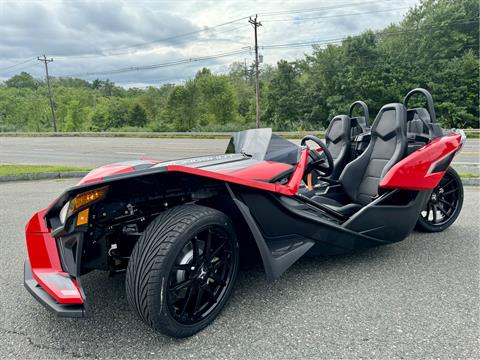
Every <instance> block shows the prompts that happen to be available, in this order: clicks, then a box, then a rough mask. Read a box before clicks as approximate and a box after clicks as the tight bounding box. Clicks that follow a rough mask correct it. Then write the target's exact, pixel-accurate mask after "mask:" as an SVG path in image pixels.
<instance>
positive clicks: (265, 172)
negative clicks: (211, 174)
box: [215, 161, 293, 180]
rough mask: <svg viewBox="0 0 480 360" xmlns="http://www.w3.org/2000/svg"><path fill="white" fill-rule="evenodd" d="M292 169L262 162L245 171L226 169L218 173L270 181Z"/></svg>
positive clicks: (278, 164) (283, 165) (290, 166)
mask: <svg viewBox="0 0 480 360" xmlns="http://www.w3.org/2000/svg"><path fill="white" fill-rule="evenodd" d="M292 168H293V166H292V165H288V164H284V163H278V162H270V161H262V162H259V163H258V164H255V165H253V166H249V167H246V168H243V169H233V170H230V169H226V170H220V171H218V172H219V173H222V174H229V175H232V176H236V177H239V178H242V179H251V180H270V179H272V178H273V177H275V176H277V175H279V174H281V173H284V172H286V171H288V170H291V169H292ZM215 172H217V171H215Z"/></svg>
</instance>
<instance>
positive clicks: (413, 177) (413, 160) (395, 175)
mask: <svg viewBox="0 0 480 360" xmlns="http://www.w3.org/2000/svg"><path fill="white" fill-rule="evenodd" d="M461 145H462V136H461V135H458V134H452V135H448V136H443V137H441V138H438V139H435V140H433V141H432V142H431V143H429V144H427V145H425V146H424V147H422V148H420V149H418V150H417V151H415V152H414V153H412V154H410V155H409V156H407V157H406V158H405V159H403V160H401V161H399V162H398V163H397V164H395V165H394V166H393V167H392V168H391V169H390V170H389V171H388V173H387V174H386V175H385V176H384V177H383V179H382V181H381V182H380V188H398V189H407V190H430V189H433V188H435V186H437V185H438V183H439V182H440V180H441V179H442V177H443V175H444V174H445V171H446V170H445V171H442V172H435V173H432V170H433V168H434V166H435V164H437V163H438V162H439V161H441V160H442V159H444V158H445V157H447V156H449V155H450V154H452V153H455V152H457V151H458V150H460V148H461Z"/></svg>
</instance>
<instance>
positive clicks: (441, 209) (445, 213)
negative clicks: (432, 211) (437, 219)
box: [438, 206, 448, 217]
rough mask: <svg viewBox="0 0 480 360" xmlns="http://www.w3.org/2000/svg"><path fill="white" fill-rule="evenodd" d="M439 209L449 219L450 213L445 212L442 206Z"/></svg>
mask: <svg viewBox="0 0 480 360" xmlns="http://www.w3.org/2000/svg"><path fill="white" fill-rule="evenodd" d="M438 209H439V210H440V212H441V213H442V214H443V215H444V216H445V217H448V213H447V212H446V211H445V209H444V208H442V207H441V206H439V207H438Z"/></svg>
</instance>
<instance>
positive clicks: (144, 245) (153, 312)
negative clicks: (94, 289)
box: [126, 205, 239, 337]
mask: <svg viewBox="0 0 480 360" xmlns="http://www.w3.org/2000/svg"><path fill="white" fill-rule="evenodd" d="M238 264H239V251H238V242H237V238H236V236H235V232H234V229H233V225H232V222H231V221H230V219H229V218H228V217H227V216H226V215H225V214H223V213H222V212H220V211H217V210H215V209H212V208H208V207H204V206H198V205H182V206H178V207H175V208H172V209H170V210H167V211H165V212H164V213H162V214H160V215H159V216H158V217H157V218H156V219H155V220H153V222H152V223H151V224H150V225H149V226H148V227H147V228H146V230H145V232H144V233H143V234H142V236H141V237H140V239H139V240H138V242H137V244H136V245H135V247H134V249H133V252H132V255H131V258H130V261H129V264H128V268H127V276H126V292H127V298H128V301H129V303H130V305H131V306H132V307H133V308H134V309H135V310H136V312H137V313H138V315H139V316H140V317H141V318H142V319H143V320H144V321H145V322H146V323H147V324H148V325H150V326H151V327H153V328H154V329H156V330H157V331H159V332H161V333H164V334H166V335H170V336H174V337H187V336H191V335H193V334H195V333H196V332H198V331H200V330H201V329H203V328H204V327H205V326H207V325H208V324H209V323H210V322H212V321H213V319H215V317H216V316H217V315H218V314H219V313H220V311H221V310H222V308H223V306H224V305H225V303H226V302H227V300H228V297H229V296H230V293H231V291H232V288H233V285H234V282H235V279H236V276H237V273H238Z"/></svg>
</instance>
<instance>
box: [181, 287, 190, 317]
mask: <svg viewBox="0 0 480 360" xmlns="http://www.w3.org/2000/svg"><path fill="white" fill-rule="evenodd" d="M192 293H193V289H192V287H189V288H188V295H187V297H186V298H187V299H186V300H185V304H183V307H182V311H181V312H180V317H182V316H183V315H184V314H185V311H186V310H187V307H188V303H189V302H190V299H191V298H192Z"/></svg>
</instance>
